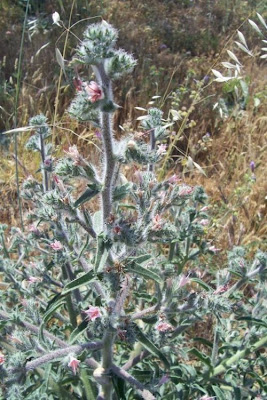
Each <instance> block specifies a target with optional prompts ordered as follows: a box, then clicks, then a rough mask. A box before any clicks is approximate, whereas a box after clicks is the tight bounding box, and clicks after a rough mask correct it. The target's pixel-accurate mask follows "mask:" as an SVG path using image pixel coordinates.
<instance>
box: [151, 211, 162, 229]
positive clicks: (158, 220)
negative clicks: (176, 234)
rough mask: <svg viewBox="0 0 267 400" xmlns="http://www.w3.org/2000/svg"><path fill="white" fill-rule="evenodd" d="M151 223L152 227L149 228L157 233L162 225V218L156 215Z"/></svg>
mask: <svg viewBox="0 0 267 400" xmlns="http://www.w3.org/2000/svg"><path fill="white" fill-rule="evenodd" d="M152 223H153V226H152V228H151V229H152V231H159V230H160V229H161V228H162V225H163V220H162V217H161V216H160V215H159V214H156V215H155V217H154V218H153V220H152Z"/></svg>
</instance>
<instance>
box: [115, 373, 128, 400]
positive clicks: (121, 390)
mask: <svg viewBox="0 0 267 400" xmlns="http://www.w3.org/2000/svg"><path fill="white" fill-rule="evenodd" d="M111 379H112V383H113V387H114V390H115V393H116V395H117V398H118V399H120V400H126V397H125V382H124V379H122V378H120V377H118V376H116V375H112V377H111Z"/></svg>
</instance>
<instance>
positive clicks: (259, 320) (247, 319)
mask: <svg viewBox="0 0 267 400" xmlns="http://www.w3.org/2000/svg"><path fill="white" fill-rule="evenodd" d="M237 320H238V321H248V322H252V323H253V325H260V326H264V327H265V328H267V324H266V323H265V322H264V321H262V320H261V319H258V318H252V317H238V318H237Z"/></svg>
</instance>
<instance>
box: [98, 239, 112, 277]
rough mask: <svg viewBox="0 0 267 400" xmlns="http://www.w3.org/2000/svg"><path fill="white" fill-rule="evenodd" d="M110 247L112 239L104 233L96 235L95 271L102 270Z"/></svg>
mask: <svg viewBox="0 0 267 400" xmlns="http://www.w3.org/2000/svg"><path fill="white" fill-rule="evenodd" d="M111 247H112V241H111V240H110V239H109V238H108V237H107V236H106V235H105V234H104V233H101V234H100V235H98V238H97V253H96V258H95V272H102V271H103V268H104V266H105V264H106V261H107V259H108V255H109V250H110V249H111Z"/></svg>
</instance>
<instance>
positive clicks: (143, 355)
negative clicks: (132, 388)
mask: <svg viewBox="0 0 267 400" xmlns="http://www.w3.org/2000/svg"><path fill="white" fill-rule="evenodd" d="M149 355H150V352H149V351H147V350H144V351H142V352H141V353H140V354H138V356H136V357H134V358H132V359H131V360H129V361H127V363H126V364H124V365H123V367H122V369H123V370H124V371H127V370H128V369H131V368H132V367H134V366H135V365H136V364H138V363H139V362H140V361H142V360H143V359H144V358H146V357H148V356H149Z"/></svg>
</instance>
